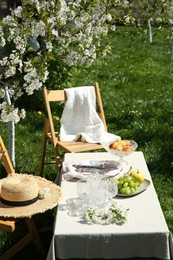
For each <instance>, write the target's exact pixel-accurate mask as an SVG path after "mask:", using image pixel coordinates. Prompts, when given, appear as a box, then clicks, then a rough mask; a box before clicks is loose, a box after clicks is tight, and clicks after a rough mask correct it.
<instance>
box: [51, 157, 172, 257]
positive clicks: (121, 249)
mask: <svg viewBox="0 0 173 260" xmlns="http://www.w3.org/2000/svg"><path fill="white" fill-rule="evenodd" d="M114 158H115V157H114V156H112V155H110V154H109V153H107V152H106V153H105V152H103V153H78V154H77V153H67V154H65V158H64V159H65V161H70V160H71V161H73V160H75V161H76V160H78V161H79V160H88V159H92V160H113V159H114ZM126 160H127V161H128V162H129V165H132V167H133V168H134V169H139V170H140V171H142V172H144V174H145V178H146V179H148V180H150V181H151V184H150V186H149V187H148V189H147V190H145V191H144V192H143V193H141V194H139V195H137V196H133V197H129V198H119V197H116V198H115V201H116V202H118V203H120V204H121V205H123V206H124V207H125V208H128V209H129V212H128V222H127V223H125V224H124V225H116V224H110V225H99V224H92V225H91V224H90V225H89V224H87V223H85V222H81V221H80V219H79V218H78V217H71V216H69V215H68V214H67V212H66V210H64V203H65V201H66V200H67V199H69V198H73V197H76V182H68V181H62V184H61V187H62V191H63V194H64V197H63V201H61V203H60V205H59V207H58V211H57V215H56V218H55V224H54V235H53V238H52V242H51V245H50V249H49V252H48V256H47V260H55V259H58V258H60V259H69V258H88V259H92V258H99V259H100V258H104V259H116V258H125V259H127V258H132V257H146V258H147V257H148V258H151V257H156V258H159V259H172V258H171V251H172V238H171V234H170V232H169V229H168V227H167V224H166V221H165V218H164V215H163V213H162V209H161V207H160V203H159V201H158V198H157V194H156V192H155V189H154V186H153V183H152V180H151V176H150V173H149V171H148V168H147V165H146V162H145V159H144V156H143V153H142V152H134V153H133V154H132V155H129V156H128V157H127V158H126Z"/></svg>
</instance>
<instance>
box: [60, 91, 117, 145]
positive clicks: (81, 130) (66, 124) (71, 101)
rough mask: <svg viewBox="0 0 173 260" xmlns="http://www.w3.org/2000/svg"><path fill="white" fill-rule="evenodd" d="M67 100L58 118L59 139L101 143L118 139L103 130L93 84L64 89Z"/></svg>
mask: <svg viewBox="0 0 173 260" xmlns="http://www.w3.org/2000/svg"><path fill="white" fill-rule="evenodd" d="M65 92H66V95H67V101H66V103H65V107H64V110H63V114H62V117H61V120H60V123H61V128H60V140H61V141H67V142H69V141H77V140H78V139H79V138H81V140H82V141H86V142H88V143H101V142H104V141H110V140H115V139H116V138H117V139H120V137H119V136H116V135H113V134H110V133H107V132H105V129H104V124H103V122H102V120H101V119H100V117H99V116H98V114H97V112H96V96H95V89H94V87H93V86H89V87H88V86H87V87H75V88H69V89H65Z"/></svg>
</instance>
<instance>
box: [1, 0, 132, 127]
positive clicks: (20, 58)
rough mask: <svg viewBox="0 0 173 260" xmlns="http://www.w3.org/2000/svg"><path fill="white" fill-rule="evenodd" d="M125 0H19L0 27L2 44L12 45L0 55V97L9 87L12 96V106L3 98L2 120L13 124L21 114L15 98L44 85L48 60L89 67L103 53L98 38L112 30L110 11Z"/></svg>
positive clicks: (105, 49)
mask: <svg viewBox="0 0 173 260" xmlns="http://www.w3.org/2000/svg"><path fill="white" fill-rule="evenodd" d="M127 4H128V1H126V0H123V1H119V0H109V1H108V0H100V1H99V0H97V1H96V0H77V1H70V0H66V1H65V0H51V1H45V0H22V1H21V5H20V6H18V7H17V8H15V9H14V10H12V11H11V15H8V16H6V17H5V18H4V19H3V26H0V46H1V47H3V48H4V50H5V48H6V47H8V46H9V45H10V48H11V51H10V52H7V53H5V54H4V55H3V56H2V58H1V60H0V72H1V75H0V98H1V100H3V98H4V95H5V87H7V86H8V91H9V95H10V98H11V100H12V104H11V105H9V104H7V102H6V101H3V102H1V104H0V118H1V120H2V121H4V122H8V121H11V120H13V121H14V122H15V123H17V122H18V121H19V120H20V118H21V117H24V116H25V112H24V110H19V109H18V108H17V107H15V100H16V99H17V98H18V97H20V96H21V95H23V94H24V93H27V94H28V95H32V94H33V93H34V91H36V90H39V89H40V88H42V86H43V85H44V84H45V83H46V80H47V79H48V77H49V65H50V63H51V61H52V60H54V61H55V60H57V61H59V62H63V63H64V64H67V65H68V66H75V65H77V64H86V65H88V66H89V65H90V64H91V63H92V62H93V61H94V60H95V59H96V57H97V53H98V52H102V54H103V55H106V54H107V53H108V52H109V51H110V46H107V47H106V48H104V50H102V49H101V38H102V37H103V36H106V35H107V34H108V30H109V28H110V29H112V30H114V29H115V26H114V25H112V26H110V21H111V19H112V17H111V14H110V11H111V10H112V9H113V8H117V7H119V6H120V5H121V6H125V5H127Z"/></svg>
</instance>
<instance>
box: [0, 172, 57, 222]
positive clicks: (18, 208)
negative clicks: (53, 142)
mask: <svg viewBox="0 0 173 260" xmlns="http://www.w3.org/2000/svg"><path fill="white" fill-rule="evenodd" d="M61 197H62V193H61V188H60V187H59V186H57V185H56V184H54V183H53V182H51V181H48V180H46V179H45V178H41V177H39V176H33V175H29V174H17V173H15V174H11V175H8V176H7V177H6V178H3V179H1V180H0V216H1V217H7V218H9V217H14V218H23V217H30V216H32V215H35V214H38V213H43V212H45V211H46V210H48V209H52V208H54V207H55V206H57V204H58V203H59V201H60V199H61Z"/></svg>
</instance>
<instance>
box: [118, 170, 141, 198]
mask: <svg viewBox="0 0 173 260" xmlns="http://www.w3.org/2000/svg"><path fill="white" fill-rule="evenodd" d="M117 185H118V193H121V194H127V195H129V194H132V193H134V192H135V191H136V190H137V187H138V186H139V183H138V182H135V181H134V179H133V177H132V176H131V175H130V174H128V175H124V176H122V177H120V178H118V179H117Z"/></svg>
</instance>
